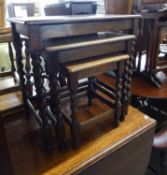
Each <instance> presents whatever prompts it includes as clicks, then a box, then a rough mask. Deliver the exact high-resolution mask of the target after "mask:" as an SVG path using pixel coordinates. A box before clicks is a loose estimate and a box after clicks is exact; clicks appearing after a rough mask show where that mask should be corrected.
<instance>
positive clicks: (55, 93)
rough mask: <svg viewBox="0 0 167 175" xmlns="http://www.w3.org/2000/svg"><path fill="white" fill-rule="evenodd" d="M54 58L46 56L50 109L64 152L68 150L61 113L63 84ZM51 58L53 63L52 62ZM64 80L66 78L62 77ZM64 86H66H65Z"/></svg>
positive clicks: (60, 145) (50, 55)
mask: <svg viewBox="0 0 167 175" xmlns="http://www.w3.org/2000/svg"><path fill="white" fill-rule="evenodd" d="M53 57H55V55H52V54H49V53H47V54H46V58H45V63H46V66H45V67H46V74H48V76H49V87H50V107H51V111H52V113H53V115H54V117H55V118H56V120H57V122H56V123H55V122H54V123H53V124H54V127H55V129H56V135H57V137H58V141H59V148H60V149H61V150H64V149H65V148H66V143H65V126H64V125H65V122H64V119H63V115H62V111H61V102H60V90H61V86H62V82H61V80H60V79H59V78H60V77H59V75H60V74H59V71H58V67H59V66H58V63H53V61H52V60H53V59H52V58H53ZM50 58H51V61H50ZM62 78H64V77H62ZM63 85H64V84H63Z"/></svg>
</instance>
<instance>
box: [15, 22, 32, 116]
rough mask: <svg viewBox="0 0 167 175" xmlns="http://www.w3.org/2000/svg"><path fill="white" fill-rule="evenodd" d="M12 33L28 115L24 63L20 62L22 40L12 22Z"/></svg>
mask: <svg viewBox="0 0 167 175" xmlns="http://www.w3.org/2000/svg"><path fill="white" fill-rule="evenodd" d="M12 34H13V44H14V47H15V51H16V63H17V71H18V74H19V82H20V87H21V90H22V94H23V102H24V106H25V109H26V113H27V115H29V110H28V106H27V103H26V99H27V91H26V85H25V81H26V80H25V72H24V65H23V63H22V61H23V55H22V41H21V38H20V35H19V34H18V33H17V32H16V28H15V25H14V24H12Z"/></svg>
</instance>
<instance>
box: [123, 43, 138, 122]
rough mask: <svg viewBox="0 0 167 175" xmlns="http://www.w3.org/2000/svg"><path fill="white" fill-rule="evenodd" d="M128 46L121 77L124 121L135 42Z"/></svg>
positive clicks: (128, 100) (129, 97)
mask: <svg viewBox="0 0 167 175" xmlns="http://www.w3.org/2000/svg"><path fill="white" fill-rule="evenodd" d="M128 45H129V51H128V52H129V55H130V59H129V60H127V61H126V62H125V71H124V76H123V92H122V93H123V96H122V104H123V106H122V114H121V118H120V119H121V120H124V119H125V116H126V115H127V113H128V106H129V104H130V99H131V91H130V85H131V81H132V74H133V66H134V64H133V60H134V59H135V45H136V42H135V41H133V42H132V41H130V42H129V43H128Z"/></svg>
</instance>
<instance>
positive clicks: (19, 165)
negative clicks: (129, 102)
mask: <svg viewBox="0 0 167 175" xmlns="http://www.w3.org/2000/svg"><path fill="white" fill-rule="evenodd" d="M80 104H81V105H84V102H83V99H81V101H80ZM103 110H106V106H105V105H104V104H102V103H99V102H98V101H96V102H95V103H94V105H93V106H92V108H91V109H88V108H87V107H86V106H85V105H84V109H83V107H82V110H80V112H79V113H80V118H85V117H86V118H89V117H92V116H93V115H94V114H98V113H100V112H102V111H103ZM23 115H24V114H23ZM35 123H36V122H35ZM35 123H34V121H33V120H32V121H31V120H29V122H28V121H27V119H24V118H22V119H20V120H18V121H14V122H13V123H9V124H8V125H6V131H7V138H8V142H9V148H10V153H11V158H12V162H13V167H14V171H15V174H16V175H21V174H24V175H32V174H33V175H63V174H66V175H67V174H68V175H69V174H80V173H81V174H82V171H83V172H85V170H87V169H89V168H91V167H92V166H94V165H98V162H100V161H101V160H104V158H105V157H107V156H108V155H110V154H111V157H112V155H115V153H119V156H118V155H117V156H116V157H117V158H118V159H117V161H116V159H115V158H116V157H115V156H114V157H115V158H114V157H113V158H114V160H115V163H116V164H117V162H120V161H121V162H122V163H121V164H119V163H118V164H117V166H113V164H114V161H113V163H111V162H108V163H109V167H110V168H109V170H110V171H109V172H112V171H113V169H114V170H116V172H115V173H117V172H119V173H118V174H119V175H121V173H122V169H123V170H124V171H125V174H126V175H134V174H133V173H135V174H136V175H141V174H142V173H144V170H145V168H146V166H147V163H148V159H149V153H150V150H151V149H150V148H151V145H152V140H153V132H154V126H155V121H154V120H152V119H150V118H149V117H147V116H146V115H144V114H142V113H141V112H139V111H138V110H136V109H134V108H132V107H130V109H129V113H128V116H127V118H126V120H125V121H124V122H123V123H121V125H120V127H119V128H113V129H112V130H111V126H113V123H112V122H104V123H103V122H102V123H101V124H99V125H96V126H94V127H93V128H91V130H90V129H89V130H87V131H86V132H84V134H82V137H81V138H82V139H81V147H80V148H79V149H78V150H76V151H74V150H72V148H71V146H70V145H68V149H67V150H66V151H65V152H64V153H61V152H60V151H58V150H57V148H56V149H54V152H52V153H51V154H49V155H47V154H45V153H44V152H43V151H42V150H41V149H40V148H39V145H40V140H39V135H38V133H37V132H36V127H37V126H36V124H35ZM13 130H14V131H15V132H13ZM90 132H91V134H89V133H90ZM145 133H147V136H144V135H145ZM143 137H144V138H143ZM53 139H54V141H55V138H53ZM136 139H137V140H140V142H138V141H137V142H135V143H134V144H135V145H139V144H141V146H142V149H141V146H140V145H139V149H138V151H136V149H133V148H136V146H135V145H133V144H132V145H131V143H133V141H134V140H136ZM127 145H131V147H128V150H124V148H125V147H126V146H127ZM121 150H122V151H123V150H124V151H123V152H122V151H121ZM132 150H133V151H134V152H133V151H132ZM129 151H130V152H131V154H127V155H124V153H126V152H127V153H128V152H129ZM132 152H133V154H132ZM143 154H144V157H143ZM123 155H124V156H123ZM132 155H133V156H132ZM122 156H123V157H122ZM131 156H132V157H131ZM141 160H142V161H141ZM138 161H139V162H138ZM132 162H134V164H133V167H134V168H133V167H131V165H132ZM115 167H116V168H115ZM130 167H131V168H130ZM97 168H99V167H97ZM129 168H130V169H129ZM120 170H121V171H120ZM127 170H128V171H127ZM109 172H108V174H110V173H109ZM99 173H102V172H101V171H100V172H99ZM106 173H107V172H106ZM85 174H87V172H85ZM88 174H89V173H88ZM93 174H98V172H94V173H93Z"/></svg>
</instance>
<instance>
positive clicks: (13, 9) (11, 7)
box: [8, 3, 35, 95]
mask: <svg viewBox="0 0 167 175" xmlns="http://www.w3.org/2000/svg"><path fill="white" fill-rule="evenodd" d="M17 8H19V9H17ZM18 11H19V14H18ZM8 14H9V18H16V17H28V16H34V15H35V4H34V3H9V4H8ZM21 40H22V45H24V58H25V60H26V61H25V66H24V69H25V71H26V75H27V89H29V94H30V95H32V84H33V83H32V81H31V80H32V79H31V69H32V67H31V64H30V62H31V56H30V51H29V45H28V38H27V37H24V36H22V37H21ZM10 55H12V56H13V53H12V52H11V54H10ZM16 61H17V59H16ZM12 65H13V69H14V63H12Z"/></svg>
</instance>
